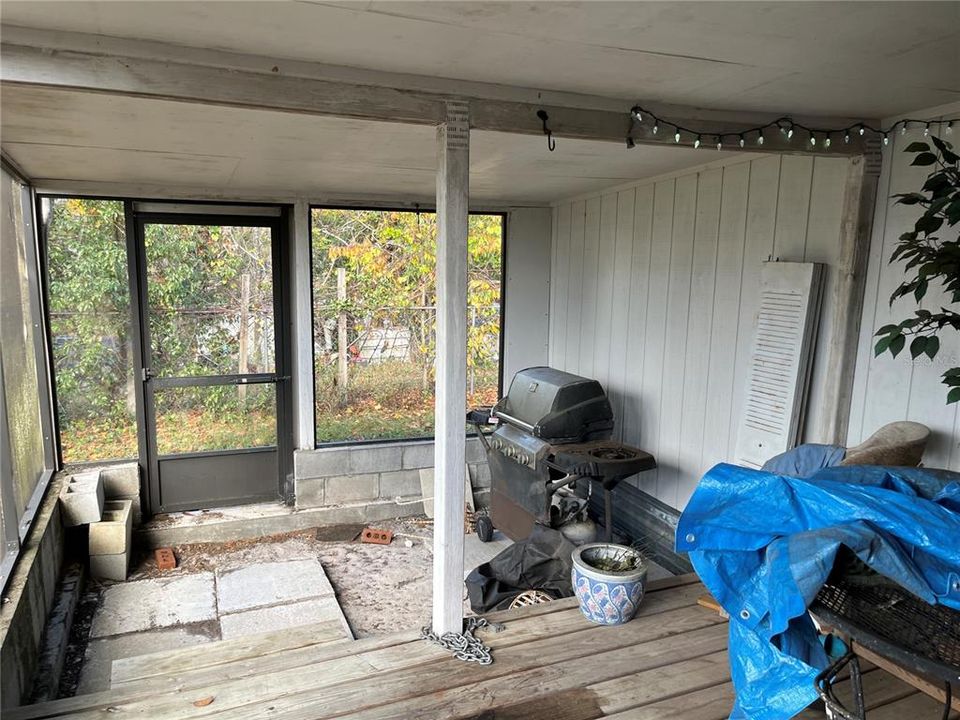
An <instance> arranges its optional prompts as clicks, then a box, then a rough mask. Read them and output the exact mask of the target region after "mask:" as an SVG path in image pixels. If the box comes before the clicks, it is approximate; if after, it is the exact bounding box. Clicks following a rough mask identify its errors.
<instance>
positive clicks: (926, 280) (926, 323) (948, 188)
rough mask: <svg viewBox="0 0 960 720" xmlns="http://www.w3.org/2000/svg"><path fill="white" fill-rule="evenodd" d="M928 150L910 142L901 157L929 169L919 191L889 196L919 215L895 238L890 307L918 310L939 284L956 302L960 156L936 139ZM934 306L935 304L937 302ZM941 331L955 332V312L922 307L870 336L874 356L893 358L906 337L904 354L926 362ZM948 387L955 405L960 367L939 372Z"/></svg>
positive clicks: (959, 294)
mask: <svg viewBox="0 0 960 720" xmlns="http://www.w3.org/2000/svg"><path fill="white" fill-rule="evenodd" d="M930 141H931V142H932V143H933V148H931V147H930V145H929V144H927V143H925V142H914V143H911V144H910V145H908V146H907V147H906V149H905V150H904V152H908V153H914V154H915V157H914V158H913V162H912V163H911V165H916V166H919V167H928V166H929V167H931V168H932V171H931V172H930V174H929V175H928V176H927V179H926V182H924V184H923V187H922V188H921V190H920V192H910V193H900V194H898V195H894V197H896V198H897V203H898V204H900V205H918V206H920V207H921V208H923V213H922V214H921V215H920V217H919V218H918V219H917V221H916V223H915V224H914V227H913V230H911V231H909V232H905V233H903V235H901V236H900V239H899V242H898V243H897V247H896V249H895V250H894V251H893V254H892V255H891V256H890V262H891V263H895V262H906V267H905V269H906V271H907V275H908V277H907V279H906V280H904V281H903V282H902V283H901V284H900V286H899V287H897V289H896V290H894V291H893V294H892V295H891V296H890V304H891V306H892V305H893V303H894V302H895V301H896V300H898V299H900V298H903V297H907V296H910V295H912V296H913V298H914V300H915V301H916V303H917V304H918V305H920V304H921V303H922V302H923V299H924V298H925V297H926V295H927V291H928V290H929V289H930V287H931V285H939V286H940V287H941V288H942V290H943V291H944V295H945V297H946V298H947V300H948V303H947V304H951V305H952V304H955V303H957V302H960V240H958V233H957V230H956V229H955V228H956V225H957V223H958V222H960V165H958V163H960V156H958V155H957V154H956V153H955V152H953V146H952V145H951V144H950V143H948V142H946V141H944V140H941V139H940V138H938V137H931V138H930ZM937 304H939V303H937ZM945 328H952V329H953V330H957V331H960V313H958V312H956V311H955V310H952V309H950V308H948V307H944V306H942V305H941V306H940V309H939V311H937V312H933V311H931V310H928V309H926V308H922V307H921V308H918V309H916V310H914V312H913V315H912V316H910V317H908V318H907V319H906V320H902V321H901V322H899V323H897V324H895V325H884V326H883V327H882V328H880V329H879V330H878V331H877V333H876V337H878V338H879V339H878V340H877V342H876V345H875V347H874V351H875V353H876V355H878V356H879V355H881V354H883V353H884V352H889V353H890V354H891V355H893V356H894V357H896V356H897V355H899V354H900V352H901V351H902V350H903V349H904V347H906V344H907V340H908V338H910V355H911V357H912V358H914V359H916V358H919V357H920V356H922V355H926V356H927V357H928V358H930V359H931V360H932V359H933V358H935V357H936V355H937V353H938V352H939V351H940V338H939V334H940V333H941V332H942V331H943V330H944V329H945ZM943 383H944V384H945V385H947V386H948V387H949V390H948V392H947V403H948V404H949V403H955V402H957V401H958V400H960V367H954V368H950V369H949V370H947V371H946V372H945V373H943Z"/></svg>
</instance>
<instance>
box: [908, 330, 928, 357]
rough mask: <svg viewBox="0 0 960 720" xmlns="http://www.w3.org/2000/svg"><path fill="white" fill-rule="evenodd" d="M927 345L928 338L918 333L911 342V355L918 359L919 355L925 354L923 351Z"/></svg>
mask: <svg viewBox="0 0 960 720" xmlns="http://www.w3.org/2000/svg"><path fill="white" fill-rule="evenodd" d="M926 347H927V338H925V337H924V336H923V335H917V337H915V338H914V339H913V342H911V343H910V357H912V358H913V359H914V360H916V359H917V358H918V357H920V356H921V355H923V351H924V350H925V349H926Z"/></svg>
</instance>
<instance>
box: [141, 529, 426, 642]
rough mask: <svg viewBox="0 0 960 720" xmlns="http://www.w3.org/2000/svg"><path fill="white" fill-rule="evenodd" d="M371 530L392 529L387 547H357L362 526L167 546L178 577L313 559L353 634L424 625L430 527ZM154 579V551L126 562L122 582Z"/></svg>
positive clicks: (159, 574) (363, 545)
mask: <svg viewBox="0 0 960 720" xmlns="http://www.w3.org/2000/svg"><path fill="white" fill-rule="evenodd" d="M377 526H378V527H380V528H383V529H386V530H391V531H393V533H394V539H393V542H392V543H391V544H390V545H374V544H368V543H361V542H360V541H359V539H354V538H357V537H358V536H359V534H360V531H361V530H362V529H363V526H362V525H350V526H333V527H324V528H319V529H318V528H311V529H308V530H303V531H299V532H292V533H284V534H282V535H270V536H266V537H263V538H257V539H255V540H243V541H236V542H228V543H202V544H194V545H180V546H176V547H174V554H175V555H176V556H177V565H178V568H179V569H180V571H181V572H201V571H204V570H215V569H216V568H217V567H224V566H238V565H247V564H252V563H258V562H275V561H278V560H297V559H303V558H310V557H312V558H317V559H319V560H320V564H321V565H323V569H324V571H325V572H326V574H327V577H328V578H329V579H330V582H331V584H332V585H333V587H334V590H336V593H337V600H338V601H339V603H340V607H341V608H342V609H343V613H344V615H346V617H347V621H348V622H349V623H350V627H351V629H352V630H353V633H354V635H355V636H356V637H358V638H361V637H367V636H369V635H377V634H381V633H387V632H393V631H396V630H401V629H407V628H411V627H419V626H421V625H424V624H426V623H427V622H429V619H430V597H431V577H432V575H431V573H432V570H433V553H432V543H433V523H432V522H431V521H429V520H427V519H426V518H404V519H400V520H386V521H383V522H380V523H377ZM347 538H349V539H347ZM408 544H409V545H410V547H407V545H408ZM161 575H162V572H161V571H160V570H158V569H157V566H156V563H155V561H154V559H153V553H152V552H141V553H139V554H138V555H137V556H136V557H135V558H134V560H133V562H132V563H131V569H130V575H129V577H128V581H129V580H141V579H145V578H150V577H159V576H161Z"/></svg>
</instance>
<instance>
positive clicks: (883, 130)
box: [628, 105, 960, 150]
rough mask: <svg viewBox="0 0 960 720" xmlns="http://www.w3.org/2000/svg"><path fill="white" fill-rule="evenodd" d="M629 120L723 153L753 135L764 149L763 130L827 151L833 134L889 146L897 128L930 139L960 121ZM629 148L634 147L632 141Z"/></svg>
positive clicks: (640, 111)
mask: <svg viewBox="0 0 960 720" xmlns="http://www.w3.org/2000/svg"><path fill="white" fill-rule="evenodd" d="M630 118H631V120H632V121H634V122H638V123H644V122H646V123H648V124H650V127H651V129H652V133H653V134H654V135H657V134H658V133H659V132H660V127H661V126H667V127H668V128H669V127H672V128H673V130H674V132H673V141H674V142H675V143H677V144H680V143H681V142H682V141H683V137H684V135H686V136H688V137H692V138H693V139H694V140H693V147H694V148H699V147H700V146H701V145H702V144H703V138H704V137H707V138H708V139H709V138H714V139H715V141H716V146H717V149H718V150H722V149H723V146H724V144H725V143H727V142H735V143H736V144H737V145H738V146H739V147H741V148H745V147H746V144H747V138H748V137H750V136H752V135H753V134H754V133H756V144H757V145H759V146H763V145H764V143H765V141H766V137H765V135H764V131H765V130H769V129H770V128H775V129H777V130H779V131H780V133H781V134H782V135H783V136H784V137H785V138H786V139H787V140H792V139H793V135H794V133H795V132H801V133H806V137H807V138H808V140H807V142H808V143H809V144H808V147H809V148H811V149H816V147H817V144H818V143H817V140H818V139H819V140H820V141H821V142H820V143H819V144H820V146H822V147H823V148H825V149H827V148H830V147H831V146H832V145H833V136H834V135H842V137H843V142H844V143H845V144H849V143H850V141H851V137H853V133H856V135H857V136H858V137H861V138H865V137H866V136H867V134H868V133H869V134H870V135H872V136H874V137H876V138H878V139H879V140H880V142H882V144H883V145H884V146H889V145H890V136H891V135H893V134H894V133H895V132H896V131H897V130H898V129H899V131H900V134H901V135H905V134H906V133H907V131H908V130H909V129H910V125H911V124H914V125H916V124H922V125H923V128H924V129H923V134H924V136H929V135H930V131H931V129H934V128H937V127H940V128H943V132H944V134H947V135H949V134H952V132H953V124H954V123H955V122H960V118H952V119H945V120H925V119H924V120H917V119H914V118H903V119H901V120H897V121H896V122H894V123H892V124H891V125H889V126H887V127H874V126H872V125H870V124H868V123H866V122H862V121H858V122H855V123H852V124H850V125H848V126H847V127H841V128H818V127H809V126H807V125H804V124H803V123H799V122H795V121H794V120H793V118H791V117H789V116H783V117H779V118H776V119H775V120H772V121H770V122H768V123H766V124H764V125H758V126H756V127H752V128H742V129H740V130H734V131H732V132H709V131H708V132H704V129H703V128H701V129H693V128H689V127H684V126H683V125H678V124H677V123H674V122H670V121H668V120H665V119H664V118H661V117H659V116H657V115H656V114H655V113H653V112H650V110H647V109H645V108H642V107H640V106H639V105H638V106H634V107H633V108H631V110H630ZM631 139H632V138H631ZM634 144H635V141H634ZM628 146H629V147H633V145H631V144H630V142H629V141H628Z"/></svg>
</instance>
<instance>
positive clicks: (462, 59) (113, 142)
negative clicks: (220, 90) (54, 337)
mask: <svg viewBox="0 0 960 720" xmlns="http://www.w3.org/2000/svg"><path fill="white" fill-rule="evenodd" d="M0 7H2V21H3V23H4V24H5V25H19V26H25V27H35V28H46V29H56V30H71V31H78V32H87V33H99V34H105V35H113V36H119V37H128V38H135V39H145V40H156V41H163V42H168V43H176V44H179V45H186V46H194V47H200V48H212V49H219V50H229V51H234V52H241V53H247V54H252V55H258V56H268V57H271V58H279V59H284V58H286V59H291V60H294V59H295V60H306V61H317V62H323V63H327V64H332V65H342V66H349V67H359V68H366V69H372V70H378V69H380V70H389V71H392V72H402V73H413V74H419V75H427V76H438V77H446V78H450V79H454V80H470V81H480V82H488V83H499V84H506V85H511V86H516V87H526V88H532V89H537V90H556V91H571V92H580V93H587V94H592V95H601V96H608V97H611V98H618V99H620V100H623V101H625V102H631V103H632V102H635V101H636V102H642V103H644V104H648V103H654V104H655V103H656V102H663V103H675V104H681V105H691V106H697V107H706V108H711V109H720V110H725V109H729V110H751V111H760V112H764V113H771V114H796V115H813V114H825V115H837V116H845V117H861V118H865V119H867V118H878V117H890V116H895V115H898V114H900V113H903V112H907V111H911V110H917V109H920V108H925V107H933V106H937V105H942V104H946V103H949V102H954V101H957V100H960V72H958V68H960V2H929V3H922V2H820V3H810V2H566V3H560V2H541V3H519V2H516V3H513V2H511V3H503V2H342V3H320V2H312V1H310V0H307V1H301V2H190V3H187V2H152V1H147V2H19V1H17V0H4V1H3V2H2V6H0ZM0 132H2V136H0V139H2V146H3V150H4V152H5V153H7V154H8V155H9V156H10V157H11V158H12V159H13V160H14V161H15V162H16V163H18V164H19V165H20V166H21V167H22V169H23V170H24V171H25V172H26V173H27V174H28V175H30V176H31V177H34V178H50V179H60V180H86V181H103V182H118V183H128V184H140V185H158V184H163V185H168V186H174V187H176V186H181V187H182V186H190V187H194V188H215V189H216V190H217V192H218V194H220V195H225V194H229V193H230V192H238V193H240V192H243V193H247V192H270V193H271V194H272V195H278V194H283V193H296V194H303V195H323V194H336V195H341V196H349V195H354V194H355V195H383V196H395V197H398V198H401V197H402V198H429V197H432V196H433V194H434V183H435V179H434V174H433V169H434V154H435V146H434V135H433V131H432V130H431V129H430V128H425V127H416V126H409V125H407V126H405V125H397V124H384V123H371V122H361V121H355V120H347V119H337V118H320V117H308V116H298V115H293V114H284V113H275V112H268V111H256V110H245V109H236V108H225V107H212V106H198V105H188V104H181V103H174V102H166V101H159V100H148V99H143V98H121V97H110V96H106V95H96V94H84V93H78V92H70V91H52V90H35V89H33V90H31V89H25V88H13V87H9V86H5V87H4V88H3V92H2V128H0ZM472 138H473V144H472V149H471V152H472V157H471V185H472V187H471V190H472V195H473V197H474V199H475V200H476V201H477V202H498V203H544V202H548V201H551V200H556V199H558V198H562V197H567V196H570V195H574V194H580V193H585V192H591V191H594V190H598V189H600V188H604V187H608V186H610V185H614V184H617V183H620V182H624V181H627V180H632V179H636V178H642V177H649V176H653V175H658V174H662V173H666V172H671V171H674V170H679V169H682V168H686V167H691V166H694V165H698V164H701V163H703V162H706V161H708V160H712V159H716V158H717V157H718V155H717V153H716V151H715V150H706V149H701V150H698V151H695V150H692V149H689V148H672V147H666V148H661V147H642V146H641V147H638V148H636V149H634V150H632V151H627V150H626V149H625V148H624V147H623V146H622V145H618V144H615V143H594V142H583V141H573V140H565V139H560V141H559V146H558V149H557V151H556V152H554V153H548V152H547V150H546V147H545V141H544V140H543V138H539V137H526V136H520V135H504V134H497V133H487V132H474V133H473V135H472Z"/></svg>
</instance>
